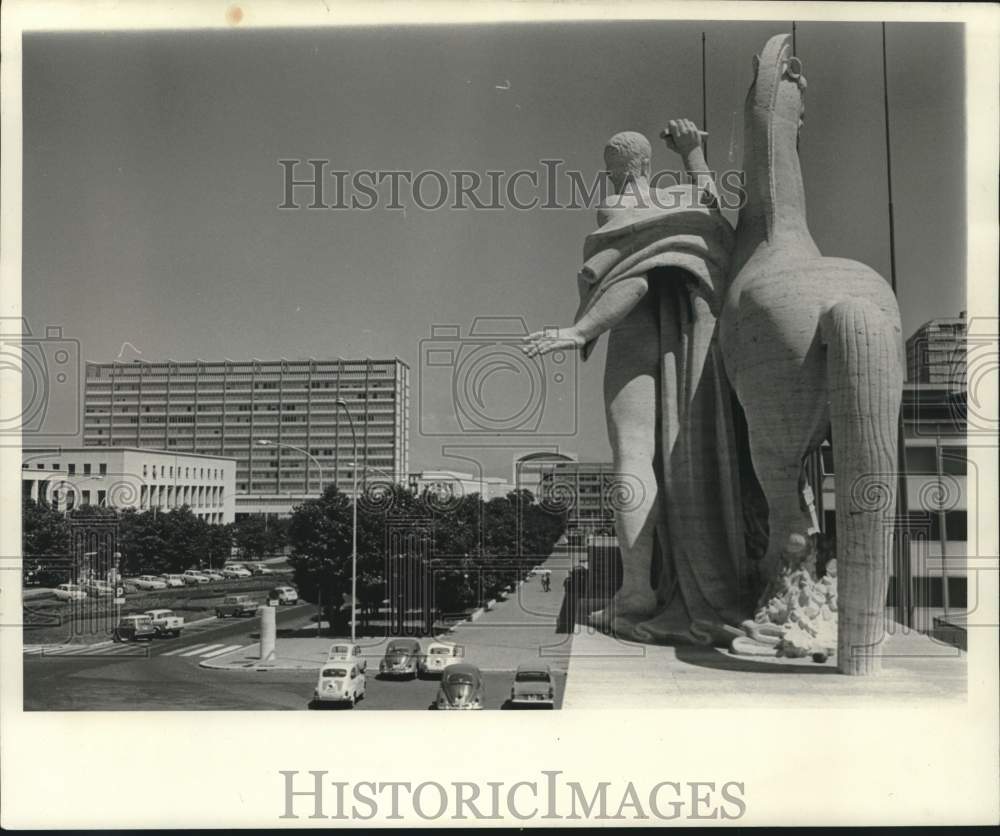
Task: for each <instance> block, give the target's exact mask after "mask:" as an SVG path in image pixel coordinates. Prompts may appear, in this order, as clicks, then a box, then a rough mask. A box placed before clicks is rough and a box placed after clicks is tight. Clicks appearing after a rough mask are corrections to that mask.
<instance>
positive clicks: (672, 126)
mask: <svg viewBox="0 0 1000 836" xmlns="http://www.w3.org/2000/svg"><path fill="white" fill-rule="evenodd" d="M667 124H668V125H669V128H668V133H667V135H666V136H665V137H664V140H665V141H666V143H667V148H669V149H670V150H671V151H675V152H677V153H678V154H680V155H681V156H682V157H686V156H687V155H688V154H690V153H691V152H692V151H694V150H695V149H696V148H700V147H701V131H699V130H698V126H697V125H695V123H694V122H692V121H691V120H690V119H671V120H670V121H669V122H668V123H667Z"/></svg>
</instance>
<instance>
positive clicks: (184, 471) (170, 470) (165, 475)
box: [142, 464, 223, 479]
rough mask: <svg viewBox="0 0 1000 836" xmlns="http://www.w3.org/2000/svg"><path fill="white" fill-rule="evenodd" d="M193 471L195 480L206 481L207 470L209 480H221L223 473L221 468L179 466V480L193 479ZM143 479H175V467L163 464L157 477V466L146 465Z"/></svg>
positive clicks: (143, 467)
mask: <svg viewBox="0 0 1000 836" xmlns="http://www.w3.org/2000/svg"><path fill="white" fill-rule="evenodd" d="M192 470H193V471H194V478H195V479H204V478H205V471H206V470H207V471H208V478H209V479H219V478H221V475H222V472H223V471H222V468H220V467H209V468H205V467H197V466H196V467H190V466H185V467H183V468H182V467H181V466H180V465H178V466H177V478H178V479H191V478H192V476H191V471H192ZM142 477H143V478H144V479H146V478H153V479H156V478H160V479H173V478H174V467H173V465H165V464H161V465H160V470H159V476H157V470H156V465H155V464H153V465H148V464H144V465H143V466H142Z"/></svg>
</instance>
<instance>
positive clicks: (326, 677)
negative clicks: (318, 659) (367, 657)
mask: <svg viewBox="0 0 1000 836" xmlns="http://www.w3.org/2000/svg"><path fill="white" fill-rule="evenodd" d="M364 696H365V675H364V672H363V671H361V670H359V669H358V666H357V665H354V664H351V663H350V662H333V663H327V664H326V665H324V666H323V668H322V670H320V672H319V679H318V680H317V682H316V690H315V691H313V699H314V700H315V701H316V702H320V703H323V702H342V703H343V702H346V703H347V704H348V705H349V706H350V707H351V708H354V704H355V703H356V702H357V701H358V700H360V699H364Z"/></svg>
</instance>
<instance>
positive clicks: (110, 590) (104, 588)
mask: <svg viewBox="0 0 1000 836" xmlns="http://www.w3.org/2000/svg"><path fill="white" fill-rule="evenodd" d="M84 588H85V589H86V590H87V592H88V593H89V594H90V595H93V596H95V597H101V596H104V595H114V594H115V589H114V587H113V586H112V585H111V584H109V583H108V582H107V581H87V582H86V583H85V584H84Z"/></svg>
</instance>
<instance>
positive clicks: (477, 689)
mask: <svg viewBox="0 0 1000 836" xmlns="http://www.w3.org/2000/svg"><path fill="white" fill-rule="evenodd" d="M485 697H486V692H485V689H484V687H483V675H482V674H481V673H480V672H479V668H477V667H476V666H475V665H470V664H469V663H468V662H456V663H455V664H454V665H449V666H448V668H447V669H446V670H445V671H444V672H443V673H442V674H441V684H440V686H438V694H437V699H436V700H435V702H434V705H435V706H436V707H437V709H438V710H439V711H441V710H445V711H453V710H478V709H481V708H482V707H483V700H484V699H485Z"/></svg>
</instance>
